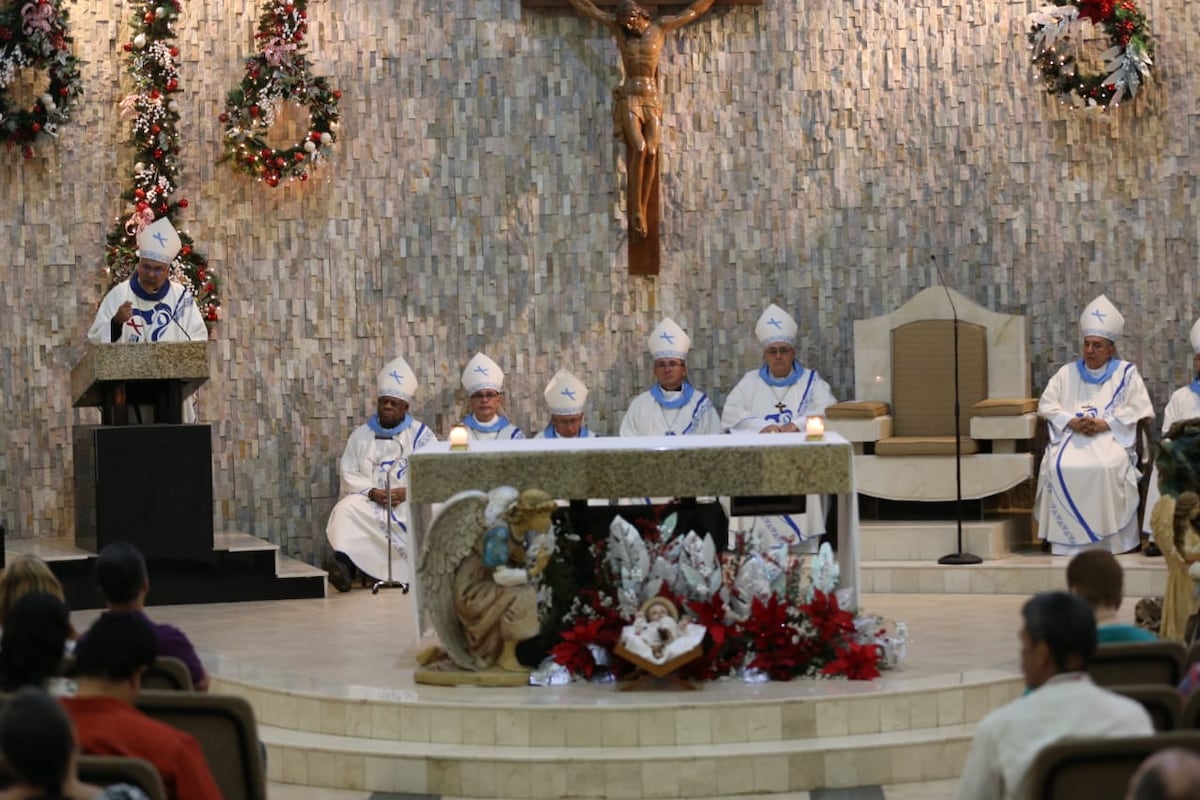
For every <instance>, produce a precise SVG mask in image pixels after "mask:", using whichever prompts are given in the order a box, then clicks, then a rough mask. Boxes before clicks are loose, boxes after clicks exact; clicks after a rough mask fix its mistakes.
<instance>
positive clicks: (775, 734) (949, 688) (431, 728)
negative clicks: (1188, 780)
mask: <svg viewBox="0 0 1200 800" xmlns="http://www.w3.org/2000/svg"><path fill="white" fill-rule="evenodd" d="M729 683H730V684H732V683H735V682H729ZM720 686H721V684H718V685H717V688H715V690H714V688H713V686H712V685H708V686H706V687H705V689H707V691H706V690H705V689H702V690H701V693H691V692H678V691H652V692H650V691H648V692H638V693H620V694H618V693H617V692H616V689H615V687H613V686H612V685H611V684H608V685H603V686H599V687H596V691H595V692H593V693H590V694H589V695H588V696H586V697H582V698H581V697H580V695H581V694H582V693H581V691H580V688H582V687H588V685H587V684H583V685H582V687H581V686H580V684H572V685H571V686H570V687H565V689H566V690H564V691H563V692H561V693H558V692H555V690H554V689H545V688H533V689H531V690H530V692H529V693H530V694H531V698H529V699H523V698H521V697H513V699H512V700H505V699H503V696H499V697H498V696H497V695H496V694H495V693H489V692H488V691H487V690H478V689H472V688H470V687H461V688H459V689H449V690H443V692H441V693H440V696H442V697H446V698H449V699H444V700H430V701H422V700H415V699H414V700H410V701H403V702H401V701H396V700H390V699H380V698H379V697H375V696H371V695H370V694H369V693H364V694H365V696H333V695H329V694H315V693H307V692H298V691H294V690H288V689H276V688H273V687H266V686H260V685H253V684H251V683H247V682H244V681H241V680H231V679H230V678H228V677H223V676H221V675H219V674H218V675H215V676H214V677H213V691H218V692H223V693H227V694H236V695H240V696H242V697H245V698H246V700H247V701H248V702H249V703H250V705H251V706H252V707H253V708H254V712H255V715H256V719H257V720H258V721H259V723H260V724H261V725H263V726H266V727H271V728H278V729H280V730H289V731H293V732H296V733H313V734H322V735H330V736H336V737H351V738H363V739H369V740H372V741H381V742H384V741H391V742H403V743H408V744H412V745H418V746H426V745H428V746H431V747H443V746H445V747H452V748H453V747H463V746H468V747H472V746H481V747H497V748H500V749H504V748H510V747H516V748H520V747H546V748H553V749H561V748H565V747H597V748H599V747H617V746H622V745H630V744H638V745H642V746H667V747H675V746H691V745H722V746H723V745H740V744H753V743H759V742H776V743H778V742H784V741H802V740H806V739H811V740H823V739H826V738H828V737H835V736H848V735H859V734H872V733H880V734H883V733H902V732H905V731H916V730H930V729H935V728H938V727H939V726H945V725H957V724H970V723H974V722H977V721H979V720H980V719H981V718H982V717H983V716H984V715H985V714H987V713H988V712H989V711H991V710H992V709H994V708H998V707H1000V706H1002V705H1004V704H1005V703H1007V702H1008V701H1010V700H1012V699H1013V698H1015V697H1017V696H1019V695H1020V693H1021V689H1022V682H1021V678H1020V677H1019V675H1018V674H1017V672H1016V667H1015V665H998V666H997V667H996V668H979V669H972V670H969V671H964V672H960V673H954V674H949V675H947V676H939V677H937V678H933V677H930V678H912V679H906V678H905V677H904V670H903V669H901V670H897V671H888V672H885V677H884V678H882V679H880V680H879V681H875V682H867V681H864V682H861V683H856V682H848V681H828V680H812V679H808V680H805V679H797V680H795V681H792V682H790V683H771V684H764V685H762V688H763V692H764V694H765V695H767V696H766V697H746V696H745V695H744V689H743V688H741V687H738V686H731V687H730V692H729V693H728V694H724V693H722V692H721V689H720ZM424 688H427V687H422V688H421V689H419V690H414V691H413V693H412V695H411V696H413V697H418V696H419V691H423V689H424ZM585 691H586V689H585ZM535 692H536V693H538V694H532V693H535Z"/></svg>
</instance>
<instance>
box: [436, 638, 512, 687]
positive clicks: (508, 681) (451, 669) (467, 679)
mask: <svg viewBox="0 0 1200 800" xmlns="http://www.w3.org/2000/svg"><path fill="white" fill-rule="evenodd" d="M417 663H418V664H419V665H420V666H419V667H418V668H417V671H416V672H415V673H413V680H414V681H416V682H417V683H424V684H428V685H430V686H528V685H529V674H530V672H531V671H530V670H527V669H522V670H515V671H514V670H507V669H501V668H500V667H488V668H487V669H481V670H470V669H463V668H462V667H460V666H458V665H457V664H455V663H454V661H453V660H452V659H451V658H450V656H449V655H447V653H446V651H445V650H443V649H442V648H440V647H438V646H436V645H434V646H432V647H426V648H425V649H424V650H422V651H421V652H419V653H417Z"/></svg>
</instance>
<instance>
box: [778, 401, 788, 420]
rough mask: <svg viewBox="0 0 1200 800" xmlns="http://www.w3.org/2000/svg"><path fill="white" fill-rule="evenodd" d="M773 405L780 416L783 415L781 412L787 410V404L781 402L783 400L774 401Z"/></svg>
mask: <svg viewBox="0 0 1200 800" xmlns="http://www.w3.org/2000/svg"><path fill="white" fill-rule="evenodd" d="M775 407H776V408H777V409H779V416H780V417H782V416H783V412H785V411H787V406H785V405H784V404H783V401H782V400H780V401H779V402H778V403H776V404H775Z"/></svg>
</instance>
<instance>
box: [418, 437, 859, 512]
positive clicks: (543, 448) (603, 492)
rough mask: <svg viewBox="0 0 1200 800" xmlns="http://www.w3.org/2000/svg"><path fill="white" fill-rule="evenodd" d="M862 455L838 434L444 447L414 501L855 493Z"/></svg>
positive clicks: (430, 453) (424, 458)
mask: <svg viewBox="0 0 1200 800" xmlns="http://www.w3.org/2000/svg"><path fill="white" fill-rule="evenodd" d="M853 458H854V453H853V448H852V446H851V445H850V443H849V442H848V441H846V440H845V439H844V438H842V437H841V436H839V435H837V434H834V433H829V434H826V437H825V439H824V440H823V441H819V442H809V441H806V440H805V439H804V438H803V437H801V436H789V435H786V434H785V435H777V436H770V435H759V434H727V435H726V434H715V435H709V436H643V437H636V438H624V439H623V438H617V437H608V438H605V437H597V438H589V439H576V440H571V439H525V440H516V441H504V442H492V441H485V442H471V446H470V449H469V450H460V451H451V450H450V445H449V444H448V443H446V442H437V443H435V444H433V445H430V446H429V447H427V448H424V449H422V450H420V451H419V452H416V453H413V454H412V456H411V457H410V459H409V468H410V470H411V472H410V474H409V484H408V496H409V499H411V500H412V501H413V502H415V503H437V502H441V501H443V500H446V499H447V498H449V497H451V496H452V495H454V494H455V493H457V492H461V491H464V490H467V489H482V490H485V491H486V490H488V489H491V488H493V487H495V486H503V485H511V486H516V487H517V488H519V489H532V488H536V489H542V490H544V491H546V492H549V493H550V494H551V495H553V496H554V497H557V498H560V499H563V500H583V499H588V498H596V497H614V498H615V497H646V496H671V497H699V496H706V495H722V496H741V495H747V496H750V495H793V494H845V493H848V492H852V491H853V489H854V481H853V469H854V466H853Z"/></svg>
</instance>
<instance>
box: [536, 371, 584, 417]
mask: <svg viewBox="0 0 1200 800" xmlns="http://www.w3.org/2000/svg"><path fill="white" fill-rule="evenodd" d="M542 396H543V397H545V398H546V405H548V406H550V413H551V415H553V416H560V417H570V416H574V415H575V414H582V413H583V404H584V403H586V402H587V396H588V388H587V387H586V386H584V385H583V381H581V380H579V378H576V377H575V376H574V375H572V374H571V373H570V372H568V371H567V370H565V369H560V370H559V371H558V372H556V373H554V377H553V378H551V379H550V382H549V383H547V384H546V390H545V391H544V392H542Z"/></svg>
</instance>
